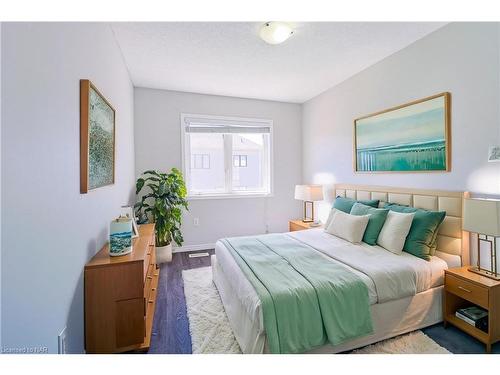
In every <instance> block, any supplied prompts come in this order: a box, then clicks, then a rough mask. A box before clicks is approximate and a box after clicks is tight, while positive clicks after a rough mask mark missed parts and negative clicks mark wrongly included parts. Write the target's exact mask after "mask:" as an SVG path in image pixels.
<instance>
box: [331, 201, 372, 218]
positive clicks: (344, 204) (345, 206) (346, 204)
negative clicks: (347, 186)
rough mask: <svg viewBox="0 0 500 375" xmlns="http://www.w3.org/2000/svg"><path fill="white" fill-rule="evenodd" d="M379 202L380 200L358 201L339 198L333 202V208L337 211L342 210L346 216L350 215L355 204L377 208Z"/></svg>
mask: <svg viewBox="0 0 500 375" xmlns="http://www.w3.org/2000/svg"><path fill="white" fill-rule="evenodd" d="M378 202H379V200H378V199H371V200H366V201H365V200H361V201H357V200H355V199H351V198H344V197H337V198H336V199H335V201H334V202H333V208H336V209H337V210H340V211H344V212H345V213H346V214H348V213H350V212H351V209H352V206H354V203H362V204H364V205H367V206H370V207H374V208H377V207H378Z"/></svg>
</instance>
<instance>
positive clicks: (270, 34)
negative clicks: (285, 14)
mask: <svg viewBox="0 0 500 375" xmlns="http://www.w3.org/2000/svg"><path fill="white" fill-rule="evenodd" d="M292 34H293V28H292V26H290V25H289V24H288V23H286V22H275V21H273V22H266V23H265V24H263V25H262V27H261V28H260V32H259V35H260V37H261V38H262V40H263V41H264V42H266V43H269V44H280V43H283V42H284V41H285V40H287V39H288V38H290V37H291V36H292Z"/></svg>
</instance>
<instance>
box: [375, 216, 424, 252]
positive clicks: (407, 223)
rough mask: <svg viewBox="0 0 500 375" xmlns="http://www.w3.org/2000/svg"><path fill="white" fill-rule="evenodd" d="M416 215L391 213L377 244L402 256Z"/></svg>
mask: <svg viewBox="0 0 500 375" xmlns="http://www.w3.org/2000/svg"><path fill="white" fill-rule="evenodd" d="M413 216H415V214H414V213H408V214H404V213H399V212H395V211H389V212H388V213H387V217H386V219H385V223H384V226H383V227H382V230H381V231H380V234H379V235H378V239H377V244H379V245H380V246H382V247H383V248H384V249H386V250H389V251H390V252H391V253H394V254H397V255H400V254H401V253H402V252H403V246H404V244H405V240H406V236H407V235H408V233H409V232H410V227H411V222H412V221H413Z"/></svg>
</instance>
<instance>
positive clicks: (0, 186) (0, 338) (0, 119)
mask: <svg viewBox="0 0 500 375" xmlns="http://www.w3.org/2000/svg"><path fill="white" fill-rule="evenodd" d="M1 88H2V23H1V22H0V348H1V347H2V215H1V212H2V199H1V196H2V173H1V166H2V89H1Z"/></svg>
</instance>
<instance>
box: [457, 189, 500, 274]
mask: <svg viewBox="0 0 500 375" xmlns="http://www.w3.org/2000/svg"><path fill="white" fill-rule="evenodd" d="M463 229H464V230H466V231H469V232H473V233H477V266H474V267H470V268H469V271H471V272H474V273H477V274H480V275H482V276H486V277H489V278H491V279H494V280H500V275H499V274H498V270H497V246H496V237H498V236H500V200H496V199H471V198H466V199H465V200H464V222H463ZM481 242H487V243H489V246H490V262H491V265H490V269H488V268H484V267H482V266H481Z"/></svg>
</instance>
